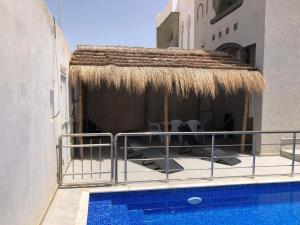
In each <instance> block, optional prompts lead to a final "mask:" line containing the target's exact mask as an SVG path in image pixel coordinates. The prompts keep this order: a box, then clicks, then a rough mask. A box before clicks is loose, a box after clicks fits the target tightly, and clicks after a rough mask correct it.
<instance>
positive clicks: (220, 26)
mask: <svg viewBox="0 0 300 225" xmlns="http://www.w3.org/2000/svg"><path fill="white" fill-rule="evenodd" d="M156 25H157V47H159V48H168V47H180V48H191V49H198V48H204V49H206V50H214V51H215V50H220V51H226V52H228V53H229V54H231V55H234V56H236V57H239V58H240V59H242V60H243V61H246V62H247V63H249V64H252V65H254V66H255V67H257V68H258V69H259V70H260V71H261V72H262V73H263V75H264V78H265V79H266V82H267V85H268V87H267V90H266V91H265V92H264V94H263V95H261V96H252V97H251V101H250V113H249V118H250V120H251V121H253V122H252V128H253V130H263V131H269V130H293V129H295V130H299V129H300V116H299V114H300V93H299V86H300V63H299V62H300V2H299V1H297V0H291V1H288V2H287V1H284V0H171V1H169V3H168V5H167V6H166V7H165V9H164V10H163V11H162V12H161V13H159V14H158V15H157V17H156ZM272 141H273V139H272V138H271V137H268V138H267V137H262V142H264V143H271V142H272ZM274 149H276V151H277V150H278V148H274V147H272V148H267V147H266V148H264V151H262V152H265V153H267V152H269V151H274Z"/></svg>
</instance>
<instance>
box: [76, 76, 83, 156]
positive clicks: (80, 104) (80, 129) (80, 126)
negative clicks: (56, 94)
mask: <svg viewBox="0 0 300 225" xmlns="http://www.w3.org/2000/svg"><path fill="white" fill-rule="evenodd" d="M82 89H83V85H82V81H78V116H77V119H78V121H77V122H78V130H77V133H82V132H83V96H82V94H83V93H82ZM79 144H80V145H82V144H83V138H82V137H79ZM80 158H83V148H80Z"/></svg>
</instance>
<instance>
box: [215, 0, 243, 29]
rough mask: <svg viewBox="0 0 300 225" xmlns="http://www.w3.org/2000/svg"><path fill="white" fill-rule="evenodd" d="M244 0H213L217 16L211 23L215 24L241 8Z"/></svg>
mask: <svg viewBox="0 0 300 225" xmlns="http://www.w3.org/2000/svg"><path fill="white" fill-rule="evenodd" d="M243 2H244V0H213V8H214V10H215V13H216V17H215V18H213V19H212V20H211V21H210V23H211V24H214V23H216V22H218V21H219V20H221V19H222V18H224V17H225V16H227V15H228V14H230V13H231V12H233V11H234V10H236V9H237V8H239V7H240V6H241V5H242V4H243Z"/></svg>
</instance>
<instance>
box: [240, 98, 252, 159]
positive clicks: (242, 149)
mask: <svg viewBox="0 0 300 225" xmlns="http://www.w3.org/2000/svg"><path fill="white" fill-rule="evenodd" d="M249 101H250V94H249V93H245V104H244V115H243V125H242V131H246V130H247V123H248V114H249ZM245 142H246V135H245V134H243V135H242V136H241V153H244V152H245Z"/></svg>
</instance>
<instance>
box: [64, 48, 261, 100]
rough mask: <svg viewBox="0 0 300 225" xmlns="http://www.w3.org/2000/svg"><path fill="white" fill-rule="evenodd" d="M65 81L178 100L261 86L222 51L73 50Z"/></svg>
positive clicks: (253, 71)
mask: <svg viewBox="0 0 300 225" xmlns="http://www.w3.org/2000/svg"><path fill="white" fill-rule="evenodd" d="M70 77H71V80H72V81H73V82H76V81H77V79H80V80H81V81H83V82H84V83H85V84H87V85H88V86H90V87H92V88H95V87H101V85H103V84H106V85H109V86H111V87H115V88H116V89H120V88H126V89H127V90H128V91H130V92H136V93H142V92H143V91H144V90H145V88H146V87H147V86H148V85H151V86H152V87H153V88H154V89H163V90H165V91H167V92H168V93H170V94H171V93H176V94H177V95H178V96H181V97H186V96H188V95H189V94H190V93H195V94H196V95H211V96H212V97H215V96H216V94H217V93H218V92H219V90H220V89H222V90H223V91H225V93H236V92H238V91H240V90H244V91H245V92H248V93H253V92H256V93H261V92H262V91H263V90H264V89H265V87H266V84H265V81H264V79H263V77H262V75H261V73H260V72H259V71H257V70H256V69H255V68H253V67H250V66H249V65H248V64H245V63H243V62H241V61H239V60H237V59H235V58H233V57H231V56H229V55H227V54H225V53H222V52H209V51H203V50H180V49H146V48H128V47H99V46H78V48H77V50H76V51H75V52H74V53H73V55H72V59H71V62H70Z"/></svg>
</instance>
